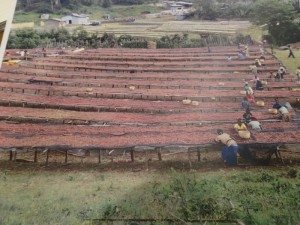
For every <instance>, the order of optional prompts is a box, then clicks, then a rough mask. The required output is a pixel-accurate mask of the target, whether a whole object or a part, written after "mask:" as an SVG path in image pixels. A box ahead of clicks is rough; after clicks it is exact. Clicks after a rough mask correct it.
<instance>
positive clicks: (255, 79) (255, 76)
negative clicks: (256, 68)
mask: <svg viewBox="0 0 300 225" xmlns="http://www.w3.org/2000/svg"><path fill="white" fill-rule="evenodd" d="M258 80H259V77H258V75H254V79H253V80H250V82H253V85H254V86H256V82H257V81H258Z"/></svg>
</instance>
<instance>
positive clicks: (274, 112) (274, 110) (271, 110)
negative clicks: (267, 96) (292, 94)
mask: <svg viewBox="0 0 300 225" xmlns="http://www.w3.org/2000/svg"><path fill="white" fill-rule="evenodd" d="M268 112H269V113H271V114H277V113H278V110H277V109H268Z"/></svg>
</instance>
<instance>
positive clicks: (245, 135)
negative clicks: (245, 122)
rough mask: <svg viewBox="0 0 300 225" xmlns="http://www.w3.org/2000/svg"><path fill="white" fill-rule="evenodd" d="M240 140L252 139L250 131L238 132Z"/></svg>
mask: <svg viewBox="0 0 300 225" xmlns="http://www.w3.org/2000/svg"><path fill="white" fill-rule="evenodd" d="M238 134H239V136H240V138H243V139H250V137H251V134H250V131H248V130H241V131H239V132H238Z"/></svg>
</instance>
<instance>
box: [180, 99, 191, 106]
mask: <svg viewBox="0 0 300 225" xmlns="http://www.w3.org/2000/svg"><path fill="white" fill-rule="evenodd" d="M182 103H183V104H184V105H189V104H191V103H192V100H190V99H184V100H182Z"/></svg>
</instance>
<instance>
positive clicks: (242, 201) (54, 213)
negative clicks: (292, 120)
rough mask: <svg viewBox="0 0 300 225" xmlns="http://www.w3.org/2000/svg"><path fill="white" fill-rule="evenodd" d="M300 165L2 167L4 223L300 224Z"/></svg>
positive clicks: (1, 219) (0, 209)
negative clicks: (203, 169) (191, 221)
mask: <svg viewBox="0 0 300 225" xmlns="http://www.w3.org/2000/svg"><path fill="white" fill-rule="evenodd" d="M296 172H297V171H296V170H295V169H288V168H284V169H281V170H279V169H278V170H274V171H272V170H268V169H266V170H244V171H236V170H232V169H230V170H229V169H228V170H225V171H223V170H220V171H217V172H207V173H205V174H203V173H197V172H190V173H188V172H174V171H173V170H171V171H169V172H164V173H159V172H143V171H142V172H136V173H133V172H102V173H101V172H97V171H77V172H76V171H68V172H67V171H60V172H58V171H56V172H54V171H52V172H51V171H35V170H34V169H33V170H32V171H28V170H27V171H22V172H20V171H19V172H16V171H2V172H0V181H1V182H0V224H5V225H16V224H18V225H23V224H24V225H25V224H32V225H35V224H36V225H48V224H54V225H55V224H57V225H58V224H59V225H65V224H72V225H77V224H78V225H79V224H85V225H87V224H91V222H90V220H89V219H95V218H103V217H107V218H132V217H133V218H171V219H172V218H174V215H175V217H177V218H178V217H179V218H180V219H182V220H188V219H193V218H196V219H197V218H210V219H225V220H228V219H234V220H235V219H240V220H242V221H243V222H244V223H246V224H247V225H249V224H256V225H273V224H274V225H275V224H276V225H277V224H278V225H279V224H280V225H285V224H297V222H298V221H299V220H300V216H299V214H298V211H299V209H300V208H299V207H300V205H299V203H300V189H299V187H300V178H299V175H298V176H297V174H296ZM93 224H95V223H93ZM96 224H97V223H96ZM132 224H133V223H132ZM154 224H159V223H154ZM161 224H166V223H161ZM210 224H211V223H210ZM215 224H216V223H215Z"/></svg>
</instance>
